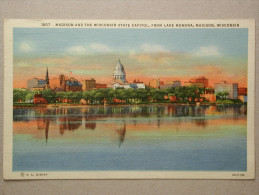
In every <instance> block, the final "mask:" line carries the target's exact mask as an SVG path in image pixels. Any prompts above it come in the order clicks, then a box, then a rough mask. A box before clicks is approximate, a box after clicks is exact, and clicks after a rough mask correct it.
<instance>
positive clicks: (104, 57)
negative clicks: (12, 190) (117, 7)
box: [13, 28, 248, 88]
mask: <svg viewBox="0 0 259 195" xmlns="http://www.w3.org/2000/svg"><path fill="white" fill-rule="evenodd" d="M72 36H73V37H72ZM247 39H248V37H247V29H152V30H151V29H130V30H129V29H102V30H101V29H76V30H75V29H33V28H32V29H28V28H16V29H14V61H13V62H14V85H13V86H14V88H16V87H17V88H19V87H26V83H27V80H28V79H30V78H32V77H37V78H42V77H43V76H44V73H45V70H46V68H47V67H48V68H49V70H50V73H49V74H50V75H49V76H50V82H51V79H53V78H54V77H58V75H60V74H64V75H71V73H72V75H73V76H74V77H76V78H77V79H78V80H81V79H82V80H85V79H91V78H95V79H96V80H97V81H98V82H100V83H109V82H111V80H112V73H113V71H114V67H115V65H116V63H117V60H118V59H121V61H122V63H123V65H124V67H125V70H126V72H127V80H129V81H133V80H135V79H139V80H141V81H143V82H148V81H149V80H153V79H157V78H160V79H161V80H163V81H169V80H170V81H171V80H181V81H182V82H188V81H189V79H191V78H193V77H198V76H205V77H206V78H208V79H209V82H210V83H209V84H210V86H213V85H214V83H217V82H220V81H222V80H226V81H228V82H230V83H236V82H237V83H239V85H240V86H243V87H247ZM136 70H137V71H136ZM50 85H51V84H50Z"/></svg>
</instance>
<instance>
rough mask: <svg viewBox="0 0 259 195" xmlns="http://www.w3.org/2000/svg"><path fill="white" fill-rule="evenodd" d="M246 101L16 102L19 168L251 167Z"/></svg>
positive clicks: (15, 150)
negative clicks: (97, 104)
mask: <svg viewBox="0 0 259 195" xmlns="http://www.w3.org/2000/svg"><path fill="white" fill-rule="evenodd" d="M246 112H247V110H246V106H186V105H146V106H106V107H58V108H30V109H13V114H14V116H13V120H14V122H13V129H14V130H13V131H14V136H13V170H14V171H80V170H172V171H178V170H179V171H182V170H188V171H203V170H204V171H216V170H217V171H246V169H247V164H246V160H247V159H246V154H247V148H246V124H247V123H246V122H247V120H246Z"/></svg>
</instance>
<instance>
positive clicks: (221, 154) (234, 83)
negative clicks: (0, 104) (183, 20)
mask: <svg viewBox="0 0 259 195" xmlns="http://www.w3.org/2000/svg"><path fill="white" fill-rule="evenodd" d="M148 24H149V25H151V26H152V22H149V23H148ZM51 25H52V24H51ZM12 39H13V56H12V57H13V84H12V85H13V89H12V93H13V101H12V105H13V108H12V109H13V114H12V115H13V119H12V123H13V125H12V127H13V134H12V157H11V158H12V165H11V167H12V168H11V169H12V170H11V171H12V172H13V173H17V174H18V175H19V174H20V173H22V174H25V177H26V173H30V174H36V173H48V174H51V173H52V172H53V173H55V174H58V172H60V173H69V172H71V173H72V172H73V173H74V172H80V173H85V174H86V175H85V176H82V178H87V172H92V171H94V172H104V173H105V172H107V171H109V172H110V171H111V172H120V171H121V172H125V171H126V172H127V173H130V172H137V173H138V174H142V173H145V172H152V173H156V172H157V173H161V172H165V173H166V172H169V173H170V172H172V173H176V174H178V173H180V174H181V173H182V172H187V173H188V172H191V173H192V175H190V176H188V175H187V176H186V175H185V176H179V178H199V176H198V174H199V173H200V172H206V173H207V176H204V177H205V178H213V176H210V174H212V175H213V174H214V173H216V174H218V173H220V172H222V173H229V177H230V178H232V177H234V176H236V175H238V176H240V177H242V176H243V177H244V178H245V177H246V173H247V172H248V166H249V165H248V160H249V159H248V156H249V155H248V154H249V151H248V145H249V143H248V139H247V138H248V122H247V114H248V112H249V107H248V104H249V100H251V102H252V101H253V100H252V99H249V98H247V97H248V92H249V90H250V88H248V86H250V85H248V67H249V66H248V61H249V59H248V58H249V52H248V51H249V49H248V48H249V28H248V27H246V28H245V27H244V28H132V29H131V28H115V27H113V28H72V27H69V28H62V27H60V28H58V27H55V28H47V27H46V28H45V27H30V28H28V27H14V28H13V37H12ZM196 173H197V175H196ZM216 174H215V175H216ZM235 174H236V175H235ZM33 176H34V175H33ZM22 177H24V175H23V176H22ZM28 177H29V175H28ZM157 177H158V178H163V177H162V176H156V175H153V176H150V177H149V176H147V175H144V176H143V178H157ZM176 177H177V176H176ZM176 177H174V176H173V174H172V176H171V177H170V176H167V177H166V178H176ZM32 178H33V177H32ZM53 178H55V176H53ZM57 178H58V177H57ZM64 178H66V177H64ZM68 178H69V177H68ZM73 178H77V177H76V176H74V177H73ZM93 178H94V176H93ZM97 178H102V176H100V177H97ZM104 178H109V176H105V177H104ZM111 178H112V177H111ZM115 178H116V177H115ZM117 178H134V175H133V176H132V175H131V176H130V177H128V176H124V177H123V176H117ZM215 178H224V176H222V177H220V176H215Z"/></svg>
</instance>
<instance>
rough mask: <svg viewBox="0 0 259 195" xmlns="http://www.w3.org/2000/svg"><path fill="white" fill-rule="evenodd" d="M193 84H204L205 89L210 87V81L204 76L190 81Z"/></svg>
mask: <svg viewBox="0 0 259 195" xmlns="http://www.w3.org/2000/svg"><path fill="white" fill-rule="evenodd" d="M190 82H191V83H203V86H204V87H206V88H207V87H209V80H208V79H207V78H205V77H203V76H200V77H198V78H192V79H191V80H190Z"/></svg>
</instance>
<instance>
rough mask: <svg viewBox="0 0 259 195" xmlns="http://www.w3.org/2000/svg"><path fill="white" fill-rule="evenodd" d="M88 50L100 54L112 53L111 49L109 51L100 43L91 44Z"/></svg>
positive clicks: (107, 47) (108, 48) (106, 46)
mask: <svg viewBox="0 0 259 195" xmlns="http://www.w3.org/2000/svg"><path fill="white" fill-rule="evenodd" d="M90 48H91V49H92V50H93V51H94V52H100V53H105V52H112V51H113V49H111V48H110V47H109V46H108V45H105V44H102V43H92V44H91V45H90Z"/></svg>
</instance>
